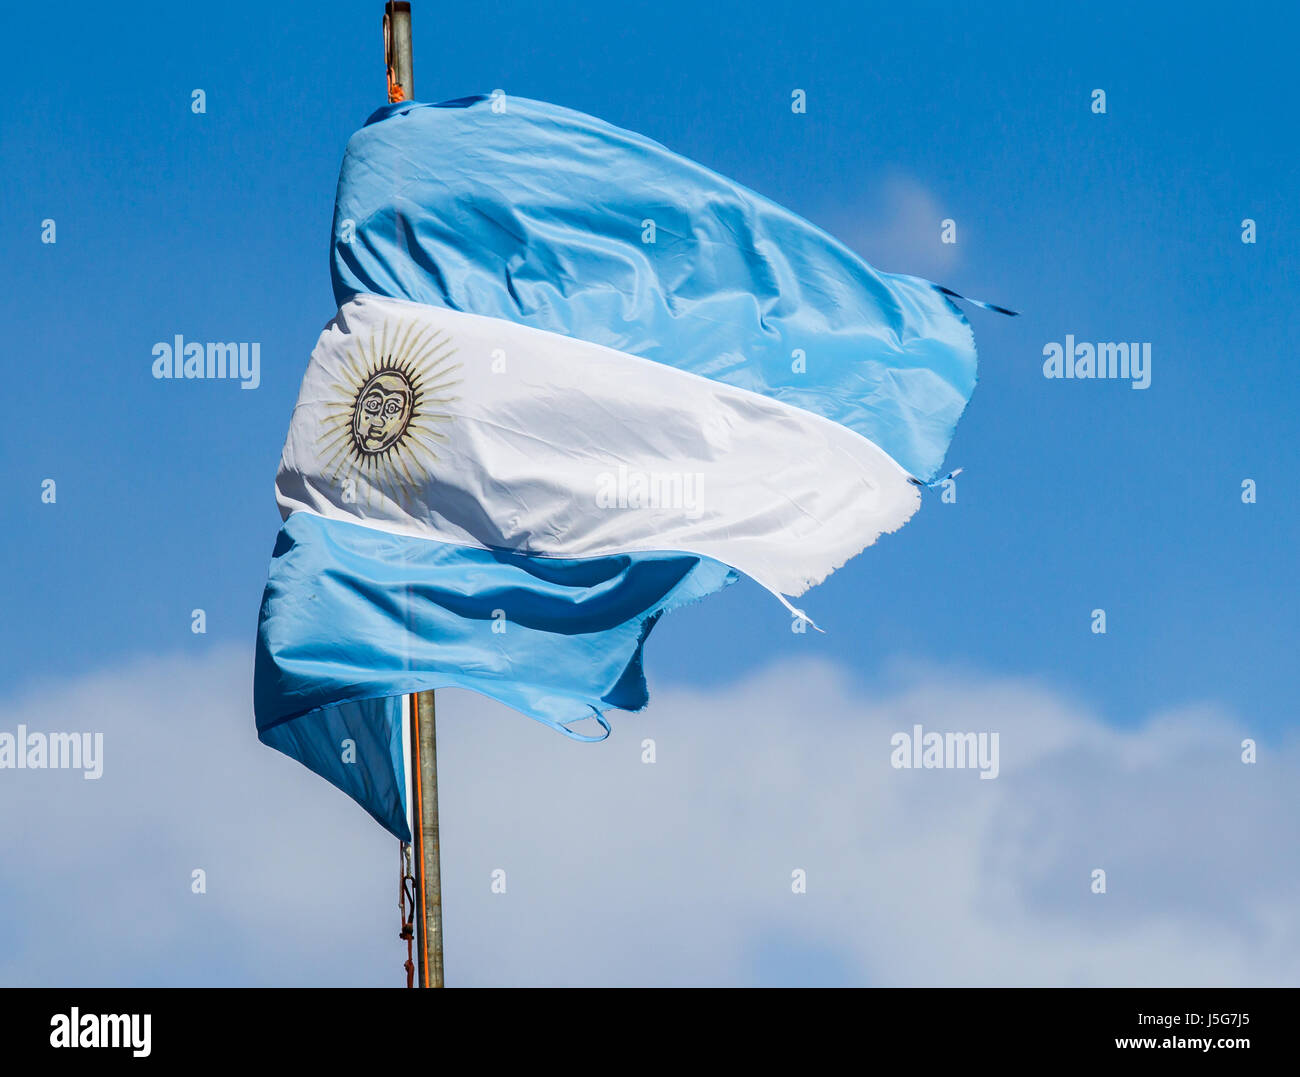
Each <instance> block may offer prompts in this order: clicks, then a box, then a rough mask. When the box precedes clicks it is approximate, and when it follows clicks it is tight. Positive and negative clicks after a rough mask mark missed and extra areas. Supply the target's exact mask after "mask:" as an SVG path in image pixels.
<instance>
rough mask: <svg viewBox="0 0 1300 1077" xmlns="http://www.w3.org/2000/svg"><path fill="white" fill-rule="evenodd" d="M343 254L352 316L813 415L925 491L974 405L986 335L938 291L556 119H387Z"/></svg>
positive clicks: (588, 125)
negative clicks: (570, 351) (564, 351)
mask: <svg viewBox="0 0 1300 1077" xmlns="http://www.w3.org/2000/svg"><path fill="white" fill-rule="evenodd" d="M647 220H652V221H653V222H654V229H655V236H654V239H655V242H653V243H648V242H644V241H643V240H644V238H646V237H645V226H644V225H643V222H644V221H647ZM348 222H350V224H348ZM334 236H335V241H334V245H333V279H334V291H335V297H336V299H337V300H338V302H339V305H342V304H343V303H344V302H346V301H347V300H348V299H349V298H350V297H351V296H352V295H354V294H355V293H357V292H369V293H373V294H376V295H385V296H394V297H397V298H403V299H410V300H415V301H417V302H421V303H430V304H434V305H437V306H445V307H450V308H452V309H453V310H461V311H467V312H469V313H472V314H481V315H486V316H489V317H496V318H504V319H507V320H510V321H514V322H519V323H521V324H524V325H529V326H533V327H535V328H538V329H546V330H550V331H552V332H556V333H562V334H565V335H568V336H573V337H579V338H581V339H583V340H589V341H593V342H595V343H597V344H604V345H607V346H608V347H611V348H617V349H619V350H620V351H625V352H630V353H632V354H634V355H639V356H642V357H644V358H647V359H653V360H655V361H657V362H661V363H666V364H668V365H670V366H674V367H678V368H680V369H682V370H688V371H691V372H693V373H695V374H700V375H703V376H704V377H709V378H714V379H716V380H718V381H721V382H726V383H727V384H729V385H734V386H738V387H740V388H743V389H749V390H752V391H753V392H757V393H762V394H764V395H766V396H771V397H775V398H777V399H780V400H782V401H785V402H786V403H788V404H792V405H794V406H795V407H800V408H804V409H805V410H808V411H811V412H815V413H817V414H819V415H822V416H824V417H826V418H828V419H831V420H833V421H835V422H838V423H840V424H842V425H844V426H847V427H849V428H850V429H852V430H855V431H857V432H858V433H859V434H862V435H863V436H865V437H867V438H869V439H870V440H872V441H874V442H875V443H876V444H877V445H879V446H880V447H881V448H882V449H884V450H885V451H886V452H887V453H889V454H890V455H891V456H892V457H893V458H894V459H895V460H897V461H898V462H899V463H900V464H901V465H902V466H903V467H904V468H906V469H907V470H908V471H910V472H911V473H912V474H913V475H915V476H916V477H917V478H919V479H922V480H929V479H931V478H933V477H934V476H935V474H936V473H937V472H938V469H939V467H940V465H941V464H942V462H943V457H944V454H945V453H946V452H947V448H948V443H949V441H950V440H951V438H952V433H953V429H954V427H955V426H956V423H957V419H958V418H959V416H960V415H961V413H962V410H963V408H964V407H965V406H966V402H967V400H969V398H970V395H971V392H972V391H973V390H974V387H975V345H974V340H973V338H972V335H971V331H970V327H969V325H968V324H967V322H966V319H965V317H964V316H963V315H962V314H961V312H960V311H959V310H958V309H957V307H956V306H954V305H953V303H952V302H951V300H950V299H949V298H948V297H947V296H946V295H944V294H942V293H941V292H940V290H939V289H937V288H936V286H935V285H932V284H931V283H929V282H928V281H924V280H921V279H919V278H916V277H907V276H896V275H893V274H888V273H880V272H877V271H876V270H874V269H872V267H871V266H869V265H868V264H867V263H866V262H864V261H863V260H862V259H861V258H859V257H858V256H857V255H856V254H854V253H853V252H852V251H850V250H849V249H848V248H847V247H845V246H843V245H842V244H840V243H838V242H837V241H836V240H834V239H832V238H831V237H830V236H828V235H826V234H825V233H824V232H822V231H821V230H820V229H818V228H815V227H814V226H813V225H811V224H809V223H808V222H807V221H805V220H803V219H802V218H800V217H798V216H796V215H795V214H793V213H791V212H789V211H788V210H786V209H784V208H782V207H781V206H778V205H776V204H775V203H773V202H771V201H769V200H767V199H766V198H763V197H762V196H760V195H757V194H755V193H754V192H752V191H749V190H747V189H746V188H744V187H742V186H740V185H739V184H736V183H733V182H732V181H730V180H728V179H725V178H724V177H722V176H719V175H717V174H716V173H714V172H711V171H710V170H709V169H707V168H704V167H703V166H701V165H698V164H696V163H694V162H692V161H689V160H686V159H685V158H682V157H679V156H677V155H676V154H673V153H671V152H669V151H668V150H666V149H665V148H664V147H663V146H661V145H659V144H658V143H657V142H654V141H651V140H650V139H648V138H644V137H643V136H641V135H637V134H633V133H631V132H628V131H623V130H620V129H619V128H616V127H613V126H611V125H609V124H607V123H605V122H603V121H601V120H597V119H594V118H592V117H590V116H586V115H583V114H582V113H579V112H573V111H571V110H569V109H565V108H560V107H558V106H555V105H548V104H543V103H540V102H537V101H529V100H526V99H524V98H519V97H510V98H508V99H507V100H506V108H505V111H504V112H503V113H502V112H493V110H492V107H491V102H490V100H489V99H488V98H485V97H474V98H465V99H463V100H460V101H452V102H446V103H444V104H442V105H412V104H401V105H391V106H387V107H385V108H383V109H381V110H380V111H379V112H377V113H376V114H375V115H374V116H373V117H372V118H371V121H370V122H369V123H368V124H367V126H366V127H364V128H362V129H361V130H360V131H358V132H357V133H356V134H355V135H354V136H353V137H352V139H351V141H350V142H349V144H348V149H347V154H346V156H345V158H344V161H343V169H342V173H341V175H340V177H339V189H338V199H337V204H336V208H335V220H334ZM796 350H798V351H801V352H802V353H803V355H804V359H803V363H804V364H805V369H804V370H803V371H802V372H801V371H799V370H797V369H795V368H796V366H797V365H798V364H797V362H796V357H795V352H796Z"/></svg>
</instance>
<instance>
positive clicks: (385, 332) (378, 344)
mask: <svg viewBox="0 0 1300 1077" xmlns="http://www.w3.org/2000/svg"><path fill="white" fill-rule="evenodd" d="M455 353H456V352H455V349H454V348H453V347H452V346H451V342H450V340H449V339H448V337H447V335H446V334H445V333H442V332H439V331H437V330H432V329H428V328H423V329H422V328H420V327H419V326H418V325H416V324H415V323H414V322H410V323H407V324H405V325H401V324H399V325H397V326H395V327H393V328H392V329H391V331H390V327H389V325H388V323H387V322H385V323H384V326H383V328H382V329H381V331H380V332H379V333H372V334H371V335H370V338H369V339H368V340H362V339H359V338H357V337H353V338H352V341H351V343H350V344H349V346H348V349H347V351H346V352H345V353H344V356H343V362H342V363H341V365H340V367H339V371H340V375H341V380H340V381H337V382H335V383H333V385H332V386H331V388H332V389H333V390H334V392H335V393H336V394H337V396H336V398H335V400H334V401H333V402H332V403H330V404H328V405H327V406H326V416H325V421H324V423H323V424H322V430H321V437H320V444H321V450H322V455H323V456H324V457H325V462H324V467H323V470H324V471H325V472H327V473H329V475H330V477H331V478H332V479H334V480H341V481H342V482H343V483H344V496H345V497H347V494H348V490H349V487H348V483H349V480H351V482H352V486H351V489H352V492H353V494H354V495H355V494H356V493H357V492H358V491H356V488H355V487H356V481H355V480H356V479H358V478H362V479H364V480H365V482H366V484H367V486H368V487H369V488H370V489H371V490H375V489H377V490H379V491H380V492H381V493H384V494H387V495H389V496H402V495H404V494H406V493H409V492H411V491H413V490H415V489H417V488H419V487H420V486H421V485H422V484H423V483H425V482H427V481H428V479H429V476H430V466H431V465H432V464H433V462H434V461H436V460H437V459H438V452H437V446H438V443H439V442H444V441H446V440H447V435H446V434H445V433H443V432H442V431H440V430H438V429H437V427H438V425H439V424H441V423H449V422H451V421H452V416H451V415H450V414H449V413H448V412H447V411H445V410H442V409H443V407H444V406H445V405H447V404H451V403H453V402H454V401H455V400H456V397H455V396H453V395H451V393H450V390H451V389H452V388H453V387H454V386H456V385H457V384H459V382H460V379H459V378H458V377H456V372H457V371H458V370H460V364H459V363H456V364H452V362H451V357H452V356H453V355H455Z"/></svg>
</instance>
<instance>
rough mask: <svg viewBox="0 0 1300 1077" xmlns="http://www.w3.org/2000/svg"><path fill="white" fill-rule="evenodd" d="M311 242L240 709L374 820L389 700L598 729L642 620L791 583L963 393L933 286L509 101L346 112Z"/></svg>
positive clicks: (401, 824)
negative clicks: (300, 343) (325, 229)
mask: <svg viewBox="0 0 1300 1077" xmlns="http://www.w3.org/2000/svg"><path fill="white" fill-rule="evenodd" d="M332 259H333V263H332V275H333V282H334V292H335V298H336V301H337V303H338V313H337V315H336V316H335V318H334V319H333V320H332V321H331V322H330V323H329V325H328V326H326V328H325V330H324V332H322V333H321V336H320V339H319V341H318V342H317V344H316V348H315V351H314V352H313V353H312V356H311V361H310V363H309V365H308V367H307V372H306V375H305V377H304V378H303V382H302V389H301V393H300V395H299V398H298V403H297V406H296V407H295V409H294V412H293V418H292V421H291V424H290V428H289V434H288V439H287V441H286V443H285V446H284V454H283V457H282V459H281V462H280V468H279V472H278V475H277V479H276V493H277V500H278V502H279V506H280V510H281V514H282V516H283V519H284V526H283V529H282V530H281V532H280V535H279V538H278V541H277V542H276V546H275V552H274V557H273V560H272V563H271V569H270V576H269V580H268V582H267V586H266V592H265V596H264V598H263V602H262V610H261V618H260V624H259V631H258V646H257V662H256V674H255V686H254V695H255V708H256V716H257V726H258V731H259V736H260V738H261V739H262V741H264V742H265V743H266V744H268V745H270V746H272V747H274V748H277V749H279V750H281V751H283V752H286V753H287V754H289V755H291V756H293V757H294V758H296V759H298V760H300V761H302V762H303V763H304V764H306V765H307V766H308V767H310V768H311V769H312V770H314V771H316V772H317V773H318V774H320V775H322V776H323V777H325V778H326V779H327V780H329V781H331V782H333V783H334V784H335V785H337V786H338V787H339V788H341V789H343V790H344V791H345V792H347V793H348V794H349V795H351V796H352V797H354V798H355V799H356V800H357V801H358V802H360V803H361V804H362V806H363V807H365V808H366V810H367V811H369V812H370V813H371V814H372V815H373V816H374V817H375V818H376V819H377V820H378V821H379V822H380V823H382V824H383V825H384V826H386V827H387V828H388V829H389V830H390V831H392V832H393V833H394V834H395V835H397V836H398V837H399V838H402V839H403V840H406V839H408V838H409V832H408V829H407V822H406V810H405V790H404V785H405V778H404V768H403V757H404V743H403V738H402V714H401V697H402V696H404V695H406V694H409V693H414V692H418V691H423V690H426V689H435V688H443V687H448V686H455V687H461V688H469V689H473V690H474V691H477V692H481V693H483V694H484V695H487V696H490V697H492V698H493V699H496V700H499V701H501V702H502V703H505V704H507V705H508V706H510V707H513V708H515V709H517V710H519V711H521V712H523V713H524V714H526V715H529V716H530V717H532V718H535V719H537V720H539V721H542V722H545V723H547V724H549V725H551V726H553V727H555V728H556V729H559V730H561V731H563V732H566V733H568V734H570V735H571V736H577V737H579V738H582V739H592V738H586V737H585V736H584V734H582V733H581V732H580V731H579V730H575V729H573V728H572V727H573V726H574V725H575V724H577V723H580V722H582V721H583V720H584V719H591V718H594V719H595V720H596V721H598V722H600V724H601V726H602V727H603V728H604V729H605V731H606V732H608V725H607V724H606V723H605V720H604V718H603V717H601V715H602V713H603V712H604V711H605V710H606V709H607V708H611V707H613V708H620V709H626V710H637V709H639V708H641V707H642V706H644V705H645V703H646V701H647V693H646V683H645V677H644V675H643V672H642V657H641V656H642V648H643V646H644V645H645V641H646V638H647V636H648V635H649V633H650V630H651V628H653V627H654V625H655V624H656V623H657V621H658V620H659V618H660V616H661V615H662V614H664V613H665V612H667V611H669V610H672V609H675V608H676V607H679V606H682V605H684V604H686V603H689V602H694V601H696V600H698V599H700V598H703V597H704V596H706V595H709V594H711V593H713V592H715V591H717V590H719V589H721V588H722V587H725V586H726V585H727V584H729V583H731V582H733V581H734V580H735V579H737V574H738V573H744V574H745V575H747V576H749V577H751V578H752V579H754V580H756V581H757V582H758V583H759V584H761V585H762V586H763V587H765V588H767V589H768V590H769V591H770V592H771V593H772V594H773V595H774V596H776V597H777V598H778V599H780V601H782V602H784V603H786V604H787V606H790V602H789V600H790V599H791V598H795V597H797V596H799V595H801V594H803V592H804V591H805V590H807V588H809V587H811V586H812V585H814V584H816V583H818V582H820V581H821V580H823V579H825V578H826V576H827V575H828V574H829V573H831V572H832V571H834V569H836V568H837V567H839V566H840V565H842V564H844V562H845V561H847V560H848V559H849V558H851V557H853V556H854V555H855V554H857V553H858V552H860V551H861V550H862V549H864V548H865V547H867V546H870V545H871V544H872V543H873V542H875V541H876V539H877V538H879V537H880V536H881V535H883V534H887V533H889V532H892V531H895V530H897V529H898V528H899V527H901V526H902V525H903V524H904V523H905V522H906V521H907V520H908V519H909V518H910V517H911V515H912V514H913V513H914V512H915V511H916V509H917V507H918V505H919V503H920V501H919V491H918V484H920V483H924V482H926V481H928V480H931V479H932V478H934V476H935V475H936V473H937V471H938V469H939V467H940V465H941V463H942V461H943V457H944V454H945V452H946V450H947V447H948V443H949V440H950V439H951V437H952V433H953V429H954V427H955V425H956V423H957V419H958V417H959V416H960V415H961V413H962V410H963V408H964V407H965V406H966V402H967V401H968V399H969V398H970V395H971V392H972V390H973V388H974V386H975V346H974V341H973V339H972V335H971V330H970V327H969V325H968V324H967V322H966V319H965V318H964V317H963V316H962V314H961V312H960V311H959V310H958V309H957V308H956V307H955V306H954V304H953V303H952V301H951V299H950V298H949V296H950V295H951V294H952V293H947V292H945V290H943V289H941V288H939V287H938V286H936V285H934V284H931V283H929V282H928V281H924V280H920V279H918V278H915V277H906V276H895V275H891V274H887V273H880V272H877V271H876V270H874V269H872V268H871V267H870V266H869V265H867V264H866V263H865V262H864V261H862V259H860V258H858V257H857V256H856V255H855V254H853V253H852V252H851V251H849V250H848V249H847V248H845V247H844V246H842V245H841V244H839V243H837V242H836V241H835V240H834V239H832V238H830V237H829V236H827V235H826V234H824V233H823V232H821V231H819V230H818V229H817V228H815V227H813V226H812V225H810V224H809V223H808V222H806V221H804V220H802V219H800V218H799V217H797V216H795V215H794V214H793V213H790V212H789V211H787V210H785V209H783V208H781V207H780V206H778V205H775V204H774V203H772V202H769V201H768V200H766V199H764V198H762V197H761V196H759V195H757V194H755V193H753V192H752V191H749V190H746V189H745V188H744V187H741V186H740V185H738V184H736V183H733V182H731V181H730V180H727V179H724V178H723V177H721V176H718V175H717V174H715V173H713V172H711V171H709V170H708V169H707V168H704V167H702V166H700V165H698V164H695V163H693V162H691V161H688V160H685V159H683V158H681V157H679V156H677V155H675V154H673V153H671V152H669V151H668V150H667V149H665V148H664V147H663V146H661V145H659V144H658V143H656V142H653V141H651V140H650V139H648V138H644V137H642V136H640V135H636V134H632V133H630V132H627V131H623V130H620V129H618V128H616V127H613V126H611V125H609V124H607V123H604V122H602V121H600V120H597V119H594V118H592V117H590V116H585V115H583V114H581V113H578V112H573V111H570V110H568V109H565V108H560V107H557V106H555V105H548V104H542V103H540V102H536V101H528V100H524V99H520V98H509V99H508V100H507V99H506V98H503V97H494V98H489V97H473V98H465V99H462V100H457V101H450V102H446V103H444V104H441V105H421V104H412V103H409V102H407V103H398V104H395V105H389V106H387V107H385V108H383V109H380V110H379V111H378V112H376V113H375V114H374V115H373V116H372V117H371V118H370V120H369V121H368V122H367V124H366V125H365V127H363V128H362V129H361V130H360V131H358V132H357V133H356V134H355V135H354V136H353V137H352V139H351V141H350V142H349V144H348V147H347V153H346V156H345V157H344V161H343V167H342V172H341V175H340V177H339V186H338V196H337V201H336V207H335V215H334V240H333V248H332ZM790 608H791V609H792V610H793V609H795V607H793V606H790ZM796 612H798V611H797V610H796ZM593 728H594V727H593ZM349 742H350V744H349Z"/></svg>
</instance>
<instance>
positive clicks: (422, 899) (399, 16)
mask: <svg viewBox="0 0 1300 1077" xmlns="http://www.w3.org/2000/svg"><path fill="white" fill-rule="evenodd" d="M384 66H385V67H386V68H387V71H388V100H389V101H390V102H392V101H413V100H414V99H415V91H414V86H415V80H414V73H413V66H412V62H411V5H410V4H409V3H392V2H390V3H386V4H385V5H384ZM407 708H408V711H407V713H408V715H409V718H410V723H409V724H410V743H409V746H408V751H409V753H410V754H409V759H410V768H411V782H410V793H411V799H412V801H413V803H412V806H411V807H412V810H411V832H412V833H411V839H412V840H411V846H412V848H411V853H412V856H411V860H412V868H413V874H414V876H415V944H416V971H417V975H416V980H415V983H416V986H418V987H442V986H443V977H442V871H441V865H440V863H439V852H438V738H437V732H436V729H435V725H434V705H433V693H432V692H418V693H416V694H415V695H412V696H410V697H409V698H408V699H407Z"/></svg>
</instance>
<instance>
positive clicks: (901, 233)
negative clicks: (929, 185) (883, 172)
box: [828, 175, 973, 287]
mask: <svg viewBox="0 0 1300 1077" xmlns="http://www.w3.org/2000/svg"><path fill="white" fill-rule="evenodd" d="M848 210H853V212H852V213H849V212H847V211H848ZM831 217H832V219H830V220H829V221H828V227H829V228H830V230H831V232H832V234H834V235H836V236H838V237H840V239H842V240H843V241H844V243H845V244H846V245H847V246H849V247H850V248H851V249H852V250H854V251H857V252H858V253H859V254H860V255H861V256H862V257H863V258H865V259H866V260H867V261H868V262H869V263H870V264H871V265H872V266H874V267H875V268H876V269H879V270H883V271H885V272H889V273H906V274H911V275H912V276H917V277H926V278H928V279H929V280H934V281H938V282H939V283H940V284H947V285H949V286H950V287H951V286H952V276H953V274H954V273H955V272H956V270H957V269H958V268H959V267H960V264H961V251H962V249H963V247H964V246H965V245H967V244H969V243H970V242H971V240H972V238H973V237H972V235H971V234H970V233H969V232H968V231H967V225H968V223H969V222H967V221H966V220H965V219H964V217H963V216H962V214H960V213H959V212H957V209H956V207H954V206H944V205H943V204H942V202H941V201H940V200H939V199H938V198H936V197H935V196H934V195H933V194H932V193H931V192H930V191H929V190H927V189H926V188H925V187H923V186H922V185H921V184H920V183H918V182H917V181H916V180H914V179H912V178H911V177H908V176H903V175H894V176H890V177H888V178H887V179H885V180H884V181H883V182H882V183H881V185H880V187H879V189H877V190H873V191H871V192H870V197H869V198H863V199H861V200H859V204H855V205H852V206H848V207H843V208H841V209H840V210H838V211H835V212H834V213H832V215H831ZM950 218H951V219H954V220H955V221H956V224H957V233H956V239H957V242H956V243H944V242H942V236H941V230H942V225H943V222H944V221H945V220H947V219H950Z"/></svg>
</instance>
